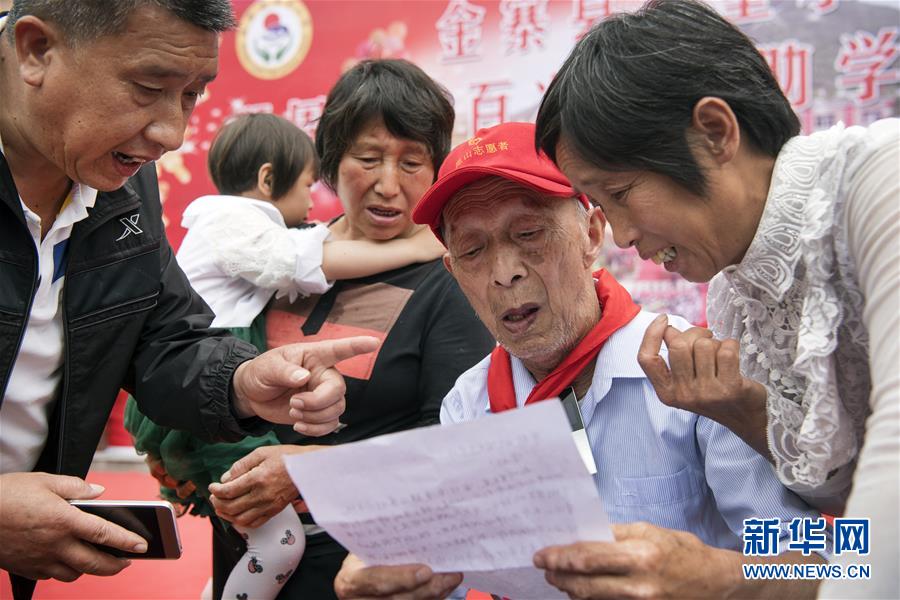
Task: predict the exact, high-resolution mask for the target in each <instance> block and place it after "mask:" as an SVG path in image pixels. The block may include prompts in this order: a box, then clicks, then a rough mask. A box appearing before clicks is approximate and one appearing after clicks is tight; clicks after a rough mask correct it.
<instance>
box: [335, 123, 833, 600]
mask: <svg viewBox="0 0 900 600" xmlns="http://www.w3.org/2000/svg"><path fill="white" fill-rule="evenodd" d="M533 140H534V126H533V125H531V124H527V123H506V124H502V125H498V126H496V127H493V128H490V129H486V130H482V131H479V132H478V133H477V134H476V136H475V137H473V138H472V139H470V140H468V141H467V142H464V143H463V144H461V145H460V146H458V147H457V148H455V149H454V150H453V151H452V152H451V153H450V155H449V156H448V157H447V159H446V161H445V162H444V164H443V166H442V167H441V170H440V174H439V178H438V180H437V182H436V183H435V184H434V185H433V186H432V187H431V189H430V190H429V191H428V192H427V193H426V194H425V196H424V197H423V198H422V200H421V201H420V203H419V205H418V206H417V208H416V210H415V213H414V214H413V218H414V219H415V221H416V222H418V223H426V224H428V225H430V226H431V228H432V230H433V231H434V233H435V235H436V236H437V237H438V238H439V239H440V240H441V241H442V242H443V243H444V244H445V245H446V246H447V249H448V253H447V254H446V255H445V256H444V263H445V265H446V267H447V269H448V270H449V271H450V272H451V273H452V274H453V276H454V277H455V278H456V280H457V281H458V282H459V285H460V288H461V289H462V291H463V292H464V293H465V295H466V297H467V298H468V300H469V302H470V303H471V304H472V306H473V307H474V309H475V311H476V312H477V313H478V316H479V318H480V319H481V320H482V321H483V322H484V324H485V326H487V328H488V329H489V330H490V331H491V333H492V334H493V335H494V336H495V338H496V339H497V341H498V342H499V345H498V346H497V348H496V349H495V350H494V352H493V353H491V355H489V356H488V357H486V358H485V359H484V360H482V361H481V362H480V363H479V364H477V365H476V366H474V367H473V368H472V369H470V370H469V371H467V372H465V373H464V374H463V375H462V376H460V378H459V379H458V380H457V382H456V385H455V386H454V388H453V389H452V390H451V391H450V393H449V394H448V395H447V396H446V398H444V402H443V407H442V410H441V422H442V423H445V424H446V423H459V422H463V421H470V420H473V419H478V418H482V417H486V416H488V415H490V414H492V413H496V412H500V411H504V410H508V409H514V408H517V407H521V406H523V405H525V404H529V403H531V402H538V401H541V400H545V399H549V398H557V397H562V398H564V400H563V402H564V403H566V402H570V403H574V406H575V410H576V414H577V413H580V417H581V419H580V420H578V419H575V425H574V429H583V430H584V435H585V437H586V438H587V440H588V442H589V446H590V447H589V448H587V450H586V452H587V456H586V457H585V456H583V457H584V458H586V462H587V463H591V462H593V463H594V465H596V467H597V468H596V469H594V471H596V472H595V473H594V475H593V477H594V481H595V483H596V484H597V488H598V491H599V493H600V496H601V497H602V498H603V501H604V504H605V507H606V510H607V512H608V514H609V519H610V521H611V522H612V523H620V525H613V533H614V535H615V538H616V541H615V542H592V541H590V540H585V541H583V542H580V543H578V544H573V545H569V546H558V547H550V548H545V549H543V550H541V551H539V552H538V553H537V554H536V555H535V556H534V564H535V566H536V567H538V568H541V569H544V570H546V577H547V580H548V581H549V582H550V583H551V584H553V585H555V586H556V587H558V588H559V589H561V590H563V591H565V592H568V593H569V594H570V595H571V596H573V597H577V598H607V597H609V598H621V597H654V598H656V597H711V598H725V597H729V596H730V595H731V594H733V593H738V594H739V595H741V596H742V597H743V596H747V597H756V596H768V595H771V593H772V589H771V586H772V585H773V584H775V585H779V587H778V588H777V595H779V596H783V597H787V596H789V597H793V598H800V597H812V596H813V595H814V593H815V582H809V581H781V582H777V581H776V582H772V581H758V580H757V581H754V580H745V579H744V578H743V576H742V569H741V563H742V562H746V561H752V560H760V561H763V560H765V561H772V562H791V563H801V562H819V561H821V560H822V558H821V556H819V555H816V554H811V555H809V553H807V554H808V555H807V556H803V554H801V553H800V552H788V553H785V554H782V555H780V556H771V557H766V558H762V559H754V558H748V557H745V556H743V555H742V553H741V548H742V539H741V536H742V532H743V527H744V519H753V518H758V517H761V518H767V519H770V518H777V519H779V520H780V522H781V523H784V525H785V527H784V528H783V529H781V530H780V531H779V532H778V535H779V536H782V537H783V536H785V535H787V524H788V523H789V522H791V521H792V520H793V519H804V518H810V519H813V518H817V517H818V516H819V515H818V514H816V513H815V512H814V511H812V510H811V509H810V508H809V507H808V506H807V505H806V504H804V502H803V501H802V500H801V499H800V498H799V497H797V496H795V495H794V494H792V493H791V492H790V491H788V490H787V489H785V488H784V487H783V486H782V485H781V484H780V483H779V482H778V480H777V478H776V477H775V474H774V472H773V471H772V469H771V467H770V465H769V464H768V463H767V462H766V461H765V459H763V458H761V457H760V455H758V454H757V453H756V452H754V451H753V450H752V449H751V448H750V447H749V446H747V445H746V444H744V442H742V441H741V440H740V439H739V438H738V437H737V436H736V435H734V434H733V433H731V431H730V430H728V429H727V428H726V427H724V426H722V425H720V424H718V423H716V422H714V421H711V420H709V419H706V418H704V417H699V416H697V415H695V414H693V413H690V412H687V411H682V410H677V409H673V408H670V407H668V406H666V405H665V404H663V403H662V402H661V401H660V400H659V398H658V397H657V395H656V392H655V391H654V389H653V386H652V385H651V384H650V382H649V380H648V379H647V378H646V376H645V375H644V372H643V371H642V369H641V367H640V366H639V365H638V360H637V357H638V353H639V351H640V352H641V353H642V354H644V355H647V356H648V357H650V359H651V360H659V361H665V357H666V354H667V351H668V352H675V351H676V349H675V348H669V349H666V348H664V347H661V346H662V334H661V335H660V336H659V338H658V339H656V340H651V342H650V343H649V344H646V343H645V344H644V346H643V347H642V342H641V340H642V339H643V337H644V332H645V331H646V330H647V328H648V327H649V326H650V325H651V323H654V322H657V323H659V322H661V321H663V320H665V319H666V318H667V317H666V316H665V315H659V316H657V315H655V314H652V313H649V312H646V311H642V310H641V309H640V307H638V306H637V305H636V304H635V303H634V302H633V301H632V299H631V296H629V294H628V292H627V291H625V289H624V288H623V287H622V286H620V285H619V284H618V283H617V282H616V281H615V279H613V278H612V276H610V275H609V274H608V273H606V272H605V271H602V270H601V271H597V272H592V265H593V263H594V261H595V260H596V258H597V255H598V253H599V252H600V247H601V244H602V242H603V235H604V227H605V220H604V218H603V215H602V213H601V212H600V210H599V209H598V208H594V207H591V206H590V204H589V203H588V201H587V200H586V198H585V197H584V196H583V195H580V194H578V193H577V192H576V191H575V190H573V189H572V187H571V185H570V184H569V182H568V181H567V180H566V179H565V176H563V174H562V173H560V172H559V171H558V170H557V169H556V167H555V166H554V165H553V163H551V162H550V161H549V160H548V159H547V158H546V157H545V156H543V155H538V154H536V153H535V149H534V141H533ZM668 319H669V323H671V324H674V325H676V326H678V327H679V328H681V329H689V328H690V324H689V323H687V322H686V321H684V319H681V318H679V317H669V318H668ZM719 345H720V344H719V342H717V341H714V340H705V341H704V342H702V343H700V344H699V345H698V346H697V348H695V349H694V351H695V352H701V353H709V352H716V351H719V350H720V348H719ZM654 346H655V347H654ZM679 351H680V350H679ZM688 351H690V349H688ZM727 351H728V349H727V348H726V354H727ZM736 352H737V350H736V348H732V349H731V353H732V354H733V356H732V359H733V360H734V361H737V354H736ZM713 365H715V362H713ZM713 371H714V369H713ZM670 375H671V377H672V378H673V381H676V383H677V380H678V379H679V377H680V376H681V375H680V374H679V373H671V374H670ZM691 376H692V377H694V374H693V373H692V374H691ZM711 377H712V378H713V379H714V373H712V374H711ZM536 518H538V519H539V518H540V515H536ZM781 541H782V544H781V546H782V548H783V549H787V543H785V542H786V540H783V539H782V540H781ZM460 583H461V578H460V575H459V574H446V573H444V574H434V573H432V572H431V570H430V569H429V568H428V567H427V566H425V565H407V566H372V567H365V566H364V565H362V564H361V563H360V562H359V560H358V559H356V558H355V557H353V556H352V555H351V556H350V557H348V559H347V561H346V562H345V563H344V567H343V569H342V570H341V572H340V573H339V575H338V577H337V579H336V581H335V590H336V592H337V593H338V595H339V596H340V597H341V598H345V599H346V598H362V597H394V596H396V595H401V596H402V597H404V598H407V597H409V598H432V597H434V598H440V597H444V596H446V595H447V594H449V593H450V592H451V591H453V590H454V589H455V588H456V587H457V586H459V585H460Z"/></svg>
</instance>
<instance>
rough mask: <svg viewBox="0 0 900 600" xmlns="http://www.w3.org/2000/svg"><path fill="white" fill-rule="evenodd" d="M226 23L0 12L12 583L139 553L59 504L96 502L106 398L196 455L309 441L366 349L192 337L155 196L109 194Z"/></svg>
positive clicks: (200, 324)
mask: <svg viewBox="0 0 900 600" xmlns="http://www.w3.org/2000/svg"><path fill="white" fill-rule="evenodd" d="M232 24H233V16H232V12H231V5H230V2H229V1H228V0H204V1H203V2H200V1H193V0H152V1H151V0H117V1H116V2H108V1H105V0H79V2H62V1H61V0H16V2H14V3H13V7H12V10H11V12H10V14H9V15H8V17H7V16H4V17H0V31H2V33H0V98H2V102H0V540H2V544H0V568H3V569H5V570H7V571H9V572H10V573H11V574H17V575H21V576H24V577H28V578H31V579H41V578H56V579H61V580H65V581H71V580H73V579H75V578H77V577H79V576H80V575H81V574H83V573H91V574H97V575H112V574H114V573H117V572H118V571H119V570H121V569H122V568H124V567H125V566H126V565H127V564H128V563H127V561H125V560H123V559H118V558H114V557H112V556H111V555H109V554H106V553H103V552H100V551H98V550H97V549H96V548H94V547H93V546H91V545H90V544H88V543H86V542H94V543H103V544H106V545H109V546H113V547H116V548H120V549H123V550H137V551H141V548H145V547H146V544H145V543H144V541H143V540H142V539H141V538H139V537H138V536H136V535H135V534H133V533H130V532H128V531H126V530H125V529H122V528H120V527H118V526H116V525H113V524H112V523H109V522H107V521H104V520H102V519H100V518H98V517H94V516H91V515H87V514H85V513H82V512H81V511H79V510H78V509H76V508H73V507H71V506H70V505H69V504H68V502H67V500H69V499H75V498H82V499H83V498H92V497H96V496H97V495H98V494H99V493H100V491H102V490H98V489H95V488H94V487H92V486H90V485H88V484H87V483H86V482H84V481H83V480H82V479H81V477H83V476H84V475H85V474H86V472H87V470H88V467H89V465H90V462H91V457H92V455H93V452H94V449H95V448H96V446H97V442H98V440H99V437H100V434H101V432H102V429H103V424H104V423H105V421H106V418H107V416H108V414H109V411H110V408H111V406H112V404H113V401H114V398H115V396H116V392H117V390H118V389H119V388H120V387H124V388H125V389H127V390H128V391H129V392H131V393H132V394H134V396H135V397H136V398H137V399H138V402H139V403H140V407H141V410H142V411H143V412H144V413H145V414H146V415H148V416H149V417H151V418H152V419H153V420H155V421H157V422H159V423H160V424H164V425H168V426H172V427H178V428H182V429H187V430H190V431H192V432H194V433H196V434H197V435H198V436H202V437H204V438H207V439H221V440H234V439H238V438H240V437H242V436H245V435H247V434H249V433H258V432H260V430H261V429H262V428H264V422H263V421H262V420H261V419H260V417H261V418H262V419H265V420H267V421H273V422H280V423H294V427H295V429H297V431H300V432H302V433H305V434H308V435H322V434H325V433H329V432H331V431H332V430H333V429H334V428H335V427H336V426H337V424H338V417H339V416H340V414H341V413H342V412H343V408H344V401H343V389H344V388H343V380H342V379H341V377H340V375H339V374H338V373H337V371H335V370H334V369H332V368H331V366H332V365H333V364H334V363H335V362H336V361H339V360H343V359H345V358H348V357H350V356H352V355H354V354H357V353H360V352H369V351H372V350H374V348H375V346H376V344H377V341H376V340H374V339H372V338H354V339H350V340H343V341H340V342H337V343H326V344H295V345H292V346H285V347H282V348H279V349H276V350H272V351H270V352H267V353H265V354H263V355H261V356H259V357H256V350H255V349H254V348H253V347H252V346H250V345H247V344H244V343H242V342H240V341H238V340H235V339H233V338H231V337H229V336H226V335H224V334H223V333H222V332H220V331H211V330H209V329H208V326H209V323H210V322H211V319H212V315H211V312H210V311H209V309H208V308H207V307H206V305H205V304H204V303H203V301H202V300H201V299H200V297H199V296H197V294H195V293H194V292H193V291H192V290H191V288H190V286H189V285H188V283H187V280H186V279H185V276H184V274H183V273H182V272H181V270H180V269H179V268H178V265H177V263H176V262H175V259H174V255H173V252H172V249H171V248H170V246H169V244H168V242H167V241H166V238H165V232H164V228H163V225H162V220H161V208H160V204H159V198H158V196H157V195H156V194H155V193H152V192H151V193H150V195H149V196H148V195H147V192H146V190H147V189H148V188H147V186H146V185H137V186H133V185H131V184H128V183H126V182H128V180H129V179H130V178H132V177H134V176H135V175H136V174H137V173H138V171H139V170H140V169H141V167H142V166H143V165H144V164H146V163H152V161H155V160H156V159H158V158H159V157H160V156H161V155H162V154H163V153H164V152H166V151H168V150H174V149H175V148H177V147H179V146H180V145H181V142H182V140H183V136H184V131H185V127H186V125H187V122H188V119H189V118H190V115H191V112H192V110H193V108H194V104H195V103H196V101H197V99H198V98H199V96H200V95H201V94H202V93H203V90H204V88H205V86H206V84H207V83H209V82H210V81H211V80H212V79H213V78H214V77H215V75H216V71H217V49H218V35H219V32H221V31H223V30H225V29H227V28H229V27H231V26H232ZM150 168H151V169H152V165H151V166H150ZM146 175H149V176H150V177H151V179H152V177H153V173H152V171H149V172H146V171H145V172H144V173H142V174H141V175H139V181H140V179H141V178H143V177H145V176H146ZM145 183H146V182H145ZM137 189H140V190H142V191H141V192H140V193H139V192H138V191H136V190H137ZM150 189H152V188H150ZM254 357H255V358H254ZM21 584H22V581H21V580H19V579H18V578H16V581H15V582H14V587H15V588H16V591H17V593H16V595H17V596H21V597H27V595H29V594H30V589H29V588H30V586H27V585H26V586H22V585H21ZM23 590H24V591H23Z"/></svg>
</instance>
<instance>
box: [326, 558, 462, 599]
mask: <svg viewBox="0 0 900 600" xmlns="http://www.w3.org/2000/svg"><path fill="white" fill-rule="evenodd" d="M460 583H462V574H461V573H434V572H433V571H432V570H431V569H429V568H428V567H427V566H425V565H398V566H393V567H385V566H380V567H367V566H365V565H364V564H363V562H362V561H361V560H359V558H357V557H356V556H355V555H353V554H349V555H347V558H346V559H344V564H343V565H342V566H341V570H340V571H339V572H338V574H337V577H336V578H335V580H334V591H335V593H336V594H337V596H338V598H340V599H341V600H353V599H362V598H367V599H372V598H403V599H405V600H432V599H437V598H446V597H447V596H449V595H450V593H451V592H453V590H455V589H456V588H457V587H458V586H459V584H460Z"/></svg>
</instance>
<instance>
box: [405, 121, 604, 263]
mask: <svg viewBox="0 0 900 600" xmlns="http://www.w3.org/2000/svg"><path fill="white" fill-rule="evenodd" d="M490 176H498V177H503V178H504V179H509V180H511V181H515V182H516V183H520V184H522V185H524V186H526V187H529V188H531V189H533V190H535V191H537V192H540V193H541V194H544V195H545V196H552V197H558V198H575V197H578V198H580V200H581V202H582V203H583V204H584V206H585V208H590V203H589V202H588V200H587V198H586V197H585V196H584V195H583V194H581V195H579V194H577V193H576V192H575V190H574V189H572V185H571V184H570V183H569V180H568V179H566V176H565V175H563V174H562V173H561V172H560V171H559V169H557V168H556V165H554V164H553V162H552V161H551V160H550V159H549V158H547V155H546V154H544V153H543V152H541V153H540V154H537V153H535V149H534V123H502V124H500V125H496V126H494V127H489V128H487V129H481V130H479V131H478V132H477V133H476V134H475V136H474V137H472V138H471V139H469V140H467V141H465V142H463V143H462V144H460V145H458V146H457V147H456V148H454V149H453V150H451V151H450V154H448V155H447V158H446V159H445V160H444V163H443V164H442V165H441V170H440V171H439V172H438V179H437V181H436V182H434V185H432V186H431V187H430V188H428V191H427V192H425V195H424V196H422V199H421V200H419V203H418V204H417V205H416V208H415V210H414V211H413V214H412V218H413V221H415V222H416V223H419V224H421V225H428V226H429V227H431V230H432V231H433V232H434V235H436V236H437V238H438V239H439V240H441V242H444V238H442V237H441V220H442V218H441V213H442V212H443V210H444V206H445V205H446V204H447V201H449V200H450V198H452V197H453V195H454V194H456V192H458V191H459V190H460V189H461V188H463V187H465V186H466V185H468V184H470V183H472V182H474V181H478V180H479V179H483V178H484V177H490ZM445 245H446V243H445Z"/></svg>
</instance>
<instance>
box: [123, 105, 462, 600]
mask: <svg viewBox="0 0 900 600" xmlns="http://www.w3.org/2000/svg"><path fill="white" fill-rule="evenodd" d="M318 167H319V164H318V158H317V156H316V151H315V146H314V145H313V143H312V140H310V139H309V137H308V136H307V135H306V134H305V133H304V132H303V131H301V130H300V129H298V128H297V127H296V126H294V125H293V124H292V123H290V122H289V121H287V120H286V119H283V118H281V117H277V116H274V115H270V114H251V115H243V116H240V117H238V118H236V119H234V120H233V121H231V122H229V123H228V124H227V125H225V127H223V128H222V129H221V130H220V131H219V133H218V135H217V136H216V138H215V140H214V141H213V144H212V146H211V148H210V151H209V170H210V174H211V176H212V180H213V183H215V185H216V187H217V188H218V190H219V192H220V194H221V195H218V196H203V197H201V198H198V199H197V200H195V201H194V202H192V203H191V204H190V205H189V206H188V207H187V209H186V210H185V211H184V216H183V220H182V226H183V227H185V228H186V229H187V230H188V231H187V234H186V236H185V238H184V240H183V242H182V244H181V248H180V250H179V251H178V254H177V260H178V262H179V264H180V265H181V267H182V269H183V270H184V272H185V274H186V275H187V277H188V279H189V280H190V282H191V285H192V286H193V287H194V289H195V290H197V292H198V293H199V294H200V295H201V296H202V297H203V299H204V300H205V301H206V302H207V304H209V306H210V307H211V308H212V310H213V312H214V313H215V315H216V316H215V319H214V321H213V325H214V326H216V327H228V328H231V330H232V331H233V332H234V333H235V334H236V335H238V336H239V337H242V338H244V339H247V340H249V341H251V342H253V343H255V344H256V345H257V346H258V347H260V346H264V345H265V336H264V334H263V333H262V332H261V328H260V323H261V322H263V323H264V321H263V319H264V317H263V316H261V315H262V313H263V310H264V308H265V307H266V305H267V304H268V302H269V300H270V299H271V298H272V296H273V295H276V296H278V297H281V296H283V295H288V296H294V295H297V294H304V295H306V294H313V293H315V294H321V293H324V292H325V291H327V290H328V289H329V288H330V287H331V284H330V283H329V281H334V280H335V279H353V278H356V277H364V276H366V275H374V274H376V273H381V272H383V271H386V270H390V269H395V268H400V267H403V266H406V265H408V264H412V263H415V262H426V261H429V260H433V259H435V258H438V257H439V256H441V255H442V254H443V252H444V249H443V246H442V245H441V244H440V243H439V242H438V241H437V240H436V239H435V238H434V236H433V234H432V233H431V231H430V230H428V229H427V228H425V229H423V231H422V232H421V233H418V234H416V235H414V236H413V237H411V238H409V239H401V240H392V241H388V242H382V243H376V242H370V241H343V240H341V241H327V238H328V229H327V227H326V226H324V225H316V226H314V227H309V228H306V229H294V227H296V226H297V225H300V224H302V223H303V222H304V221H305V220H306V216H307V214H308V212H309V209H310V207H311V205H312V202H311V199H310V187H311V186H312V184H313V183H314V182H315V180H316V179H317V178H318ZM262 331H264V329H263V330H262ZM259 349H260V350H265V348H264V347H260V348H259ZM125 422H126V427H127V428H128V430H129V431H130V432H131V433H132V435H133V436H134V438H135V447H136V448H137V449H138V450H139V451H141V452H146V453H148V454H150V455H151V458H152V459H153V460H154V461H155V460H160V461H161V462H162V465H163V468H164V469H165V470H166V471H167V473H168V475H169V476H170V477H172V478H174V479H175V480H177V481H180V482H190V483H189V484H187V485H185V484H184V483H182V485H179V491H182V492H183V490H184V489H194V493H193V494H191V495H190V496H189V497H188V498H187V499H180V498H179V497H178V496H177V495H176V494H174V493H173V492H172V490H165V489H164V492H166V495H167V497H168V498H170V499H172V500H174V501H176V502H179V501H180V502H184V503H189V504H193V506H194V508H193V511H192V512H194V513H195V514H203V515H210V516H212V515H213V510H212V507H211V505H210V504H209V503H208V499H209V496H208V492H207V491H206V488H207V486H208V485H209V483H211V482H213V481H219V478H220V477H221V475H222V473H224V472H225V471H226V470H228V469H229V468H230V467H231V465H232V464H233V463H234V461H235V460H237V459H239V458H241V457H242V456H244V455H246V454H247V453H249V452H250V451H252V450H253V449H254V448H256V447H259V446H264V445H269V444H277V443H278V440H277V438H276V437H275V436H274V434H269V435H267V436H264V437H261V438H245V439H244V440H242V441H241V442H237V443H235V444H206V443H204V442H201V441H200V440H198V439H196V438H192V437H190V436H188V435H186V434H185V433H184V432H179V431H174V430H170V429H168V428H165V427H160V426H158V425H156V424H155V423H153V422H151V421H150V420H149V419H147V418H146V417H144V416H143V415H141V414H140V413H139V412H138V411H137V406H136V404H135V402H134V400H133V399H130V400H129V404H128V406H127V408H126V417H125ZM233 526H234V527H235V529H236V530H237V531H238V532H240V533H241V535H242V536H243V537H244V539H245V540H246V542H247V553H246V554H245V555H244V557H243V558H242V559H241V560H239V561H238V563H237V565H236V566H235V568H234V570H233V571H232V573H231V575H230V576H229V578H228V581H227V582H226V583H225V588H224V590H223V593H222V597H223V598H254V599H270V598H274V597H275V596H276V595H277V594H278V592H279V590H280V588H281V585H282V584H283V583H284V582H285V581H286V580H287V579H288V577H290V575H291V573H292V572H293V570H294V569H295V568H296V567H297V564H298V563H299V562H300V558H301V557H302V555H303V550H304V546H305V543H306V538H305V536H304V533H303V527H302V525H301V523H300V520H299V517H298V516H297V513H296V512H295V511H294V508H293V507H292V506H291V505H288V506H287V507H286V508H285V509H284V510H282V511H281V512H280V513H278V514H277V515H275V516H273V517H272V518H271V519H270V520H269V521H267V522H266V523H264V524H263V525H261V526H260V527H257V528H252V529H251V528H245V527H240V526H237V525H233Z"/></svg>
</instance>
